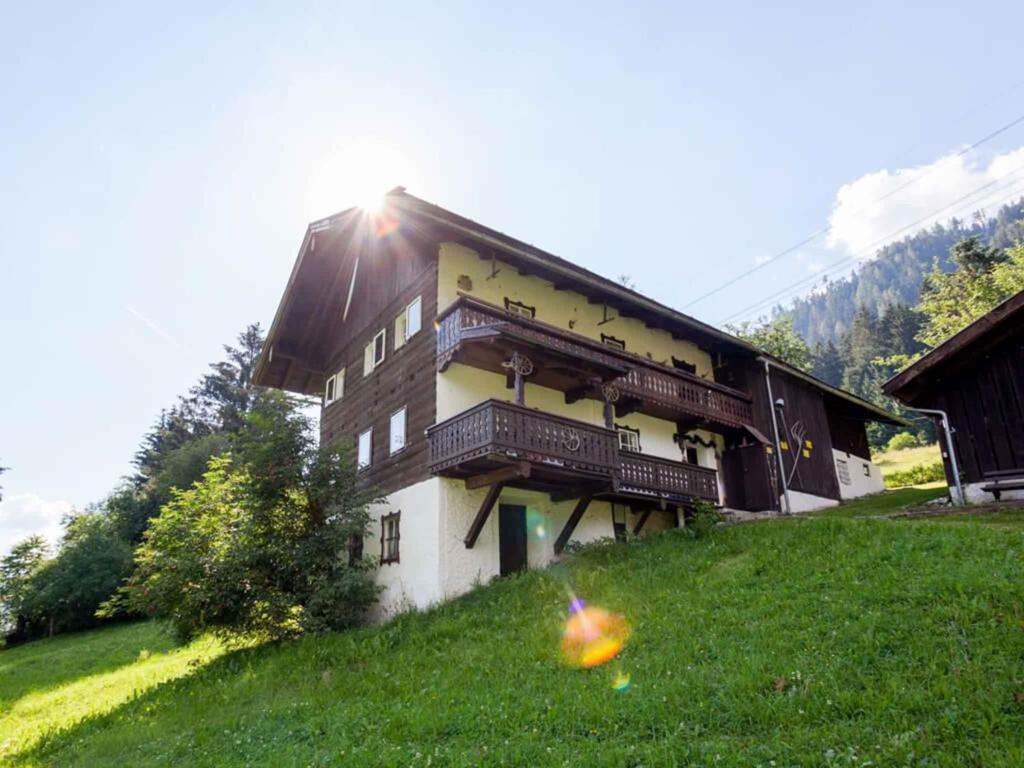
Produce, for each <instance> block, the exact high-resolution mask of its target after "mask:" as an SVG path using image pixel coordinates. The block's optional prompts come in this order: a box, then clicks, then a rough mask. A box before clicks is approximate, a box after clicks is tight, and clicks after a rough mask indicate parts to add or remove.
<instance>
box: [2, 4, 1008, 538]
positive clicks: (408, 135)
mask: <svg viewBox="0 0 1024 768" xmlns="http://www.w3.org/2000/svg"><path fill="white" fill-rule="evenodd" d="M141 5H142V4H139V7H120V6H117V7H115V6H113V5H109V6H102V5H101V6H99V7H96V8H91V9H88V10H86V9H83V8H82V7H80V6H79V5H78V4H74V5H67V6H61V5H58V4H47V5H45V7H43V6H37V4H20V5H14V6H11V7H9V8H6V9H5V11H4V24H3V25H2V26H0V71H3V72H4V75H3V77H2V78H0V103H2V104H3V105H4V110H3V112H4V114H3V119H2V120H0V179H2V182H0V208H2V210H3V211H4V218H5V227H4V233H3V237H2V238H0V297H2V298H0V328H2V329H3V338H4V342H5V343H4V345H3V347H4V356H3V361H2V371H3V375H2V376H0V465H3V466H7V467H10V470H9V471H8V472H7V473H5V474H4V475H3V476H2V477H0V485H2V486H3V495H4V499H3V501H0V552H3V551H5V550H6V549H7V548H8V547H9V546H10V544H11V543H13V542H14V541H15V540H17V539H19V538H21V537H23V536H24V535H27V534H28V533H31V532H41V533H44V535H47V536H48V537H50V538H51V539H55V538H56V537H57V536H58V534H59V530H60V520H61V517H62V516H63V515H65V514H67V513H68V512H69V511H70V510H72V509H75V508H82V507H83V506H84V505H86V504H88V503H90V502H95V501H98V500H100V499H102V498H103V496H104V495H105V494H106V493H107V492H109V491H110V490H111V489H112V488H113V487H114V486H115V485H117V483H118V482H119V479H120V478H122V477H123V476H124V475H126V474H127V473H128V472H129V471H130V461H131V457H132V454H133V452H134V450H135V448H136V446H137V445H138V443H139V440H140V438H141V437H142V435H143V433H144V432H145V431H146V429H147V428H148V427H150V426H151V425H152V424H153V422H154V421H155V420H156V418H157V417H158V415H159V413H160V410H161V408H164V407H167V406H169V405H171V404H172V403H173V402H174V400H175V398H176V397H177V395H179V394H181V393H183V392H185V391H186V390H187V388H188V387H189V386H190V385H191V384H193V383H194V382H195V381H196V380H197V379H198V377H199V376H200V375H201V374H202V373H203V371H204V369H205V367H206V365H207V364H208V363H209V362H211V361H214V360H216V359H218V358H219V356H220V351H221V345H223V344H225V343H229V342H231V341H232V340H233V338H234V337H235V336H236V335H237V334H238V332H239V331H241V329H242V328H244V327H245V326H246V325H247V324H249V323H251V322H254V321H258V322H260V323H262V324H263V326H264V327H267V326H268V325H269V323H270V320H271V319H272V317H273V313H274V311H275V309H276V307H277V302H278V300H279V298H280V296H281V293H282V291H283V289H284V285H285V282H286V280H287V276H288V274H289V271H290V269H291V266H292V263H293V261H294V259H295V256H296V251H297V249H298V246H299V243H300V241H301V239H302V235H303V232H304V229H305V226H306V224H307V223H308V222H309V221H311V220H314V219H317V218H320V217H323V216H326V215H328V214H331V213H334V212H336V211H339V210H342V209H344V208H347V207H349V206H350V205H352V204H354V203H358V202H361V201H362V200H365V199H366V196H367V195H368V194H369V195H373V194H375V193H377V192H378V191H380V192H383V191H384V190H386V189H389V188H391V187H393V186H396V185H403V186H405V187H407V189H408V190H409V192H411V193H412V194H415V195H417V196H419V197H422V198H425V199H427V200H430V201H432V202H436V203H438V204H440V205H442V206H444V207H446V208H449V209H451V210H454V211H456V212H458V213H460V214H463V215H466V216H468V217H470V218H473V219H475V220H477V221H480V222H482V223H484V224H487V225H488V226H492V227H494V228H496V229H499V230H501V231H504V232H507V233H509V234H511V235H513V236H515V237H517V238H519V239H521V240H525V241H527V242H531V243H533V244H535V245H538V246H540V247H542V248H544V249H546V250H548V251H551V252H553V253H555V254H558V255H559V256H563V257H565V258H568V259H570V260H572V261H575V262H577V263H579V264H581V265H583V266H585V267H587V268H589V269H592V270H595V271H597V272H599V273H602V274H605V275H607V276H609V277H617V276H619V275H622V274H627V275H629V276H630V277H631V279H632V280H633V281H634V282H635V283H636V285H637V287H638V288H639V289H640V290H641V291H643V292H645V293H647V294H649V295H651V296H652V297H654V298H656V299H658V300H660V301H662V302H664V303H666V304H670V305H672V306H675V307H677V308H680V309H684V310H685V311H687V312H689V313H691V314H693V315H695V316H696V317H699V318H700V319H702V320H705V321H708V322H712V323H716V324H718V323H721V322H722V321H723V320H724V319H726V318H727V317H733V319H740V320H742V319H751V318H754V317H756V316H757V313H758V303H759V302H762V301H763V300H764V299H765V298H766V297H768V296H771V295H772V294H775V293H779V292H782V294H783V296H785V295H786V294H785V292H784V291H783V289H785V288H787V286H789V285H791V284H793V283H795V282H797V281H800V280H802V279H805V278H807V277H808V276H810V275H814V274H815V273H816V272H818V271H820V270H822V269H827V268H828V266H829V265H830V264H833V263H840V264H843V263H845V264H847V266H848V265H849V264H851V263H856V261H857V260H858V259H863V258H868V257H870V255H871V254H872V253H873V252H874V249H875V248H877V247H878V245H881V244H883V243H884V242H886V241H887V239H892V238H893V237H895V236H897V234H898V236H902V235H903V234H907V233H908V232H910V231H913V228H914V226H921V225H925V224H928V223H929V222H930V221H932V220H934V219H935V218H936V217H937V218H939V219H945V218H948V217H949V216H950V215H953V214H954V213H960V214H965V213H969V211H970V210H973V209H974V208H977V207H986V208H994V207H995V206H996V205H997V203H998V202H999V200H1000V199H1002V198H1003V197H1006V196H1009V195H1011V194H1013V192H1015V191H1017V190H1021V191H1024V123H1020V124H1017V125H1014V126H1011V127H1010V128H1008V129H1007V130H1005V131H1003V132H1002V133H1000V134H999V135H998V136H996V137H995V138H993V139H991V140H989V141H986V142H984V144H983V145H981V146H979V147H978V148H977V149H975V150H972V151H969V152H965V151H964V150H965V148H966V147H968V146H970V145H971V144H972V143H973V142H975V141H977V140H979V139H982V138H983V137H986V136H988V135H989V134H990V133H992V132H994V131H996V130H998V129H999V128H1001V127H1003V126H1006V125H1008V124H1010V123H1012V121H1013V120H1015V119H1017V118H1018V117H1021V116H1022V115H1024V75H1022V74H1021V71H1020V57H1019V51H1020V40H1019V38H1020V30H1021V29H1024V24H1022V21H1024V6H1021V5H1020V4H1017V3H1009V2H1007V3H1002V4H991V5H989V4H986V3H984V2H978V3H972V4H971V5H970V7H969V8H964V7H962V6H963V4H949V5H948V6H946V7H938V6H937V5H936V4H933V3H932V4H927V5H917V4H894V3H889V2H886V3H871V2H866V3H860V4H853V6H851V4H849V3H843V4H837V5H835V7H832V8H830V7H828V6H827V5H826V4H823V3H818V2H815V3H806V4H803V5H799V4H793V5H789V6H787V8H785V9H779V8H775V9H767V8H765V7H763V5H762V4H754V3H750V4H725V3H718V4H708V3H693V4H689V3H668V4H638V3H630V4H628V5H627V4H622V5H605V4H600V3H587V4H582V3H580V4H576V5H573V4H557V5H556V4H552V3H538V4H532V3H514V4H512V3H505V4H501V5H500V6H498V5H496V4H493V7H489V6H491V5H492V4H482V3H465V4H458V3H452V4H442V3H423V2H418V3H408V4H406V3H402V2H392V3H388V4H386V5H385V4H379V3H362V4H344V3H337V2H335V3H324V4H305V3H298V2H296V3H289V4H288V7H287V9H284V8H283V7H282V5H283V4H277V5H278V6H279V7H277V8H275V7H273V5H261V4H258V3H245V4H225V5H223V6H222V7H221V9H220V10H218V11H216V12H211V11H210V10H209V9H208V8H206V7H205V6H203V5H195V6H191V7H190V6H189V4H187V3H177V4H175V5H174V8H173V11H171V12H168V11H164V10H159V9H157V8H156V7H155V6H154V7H150V8H143V7H141ZM957 5H960V6H961V7H960V8H957V7H956V6H957ZM29 6H33V7H29ZM711 6H713V7H711ZM1015 174H1016V175H1015ZM1018 181H1019V182H1020V183H1018ZM1015 184H1016V186H1014V185H1015ZM985 185H988V186H985ZM979 188H980V189H979ZM972 192H975V193H976V194H975V196H973V197H966V196H968V195H970V194H971V193H972ZM965 197H966V199H965V201H964V203H963V204H962V205H961V206H960V207H957V206H951V204H952V203H953V201H955V200H958V199H960V198H965ZM882 198H884V199H882ZM965 206H973V207H972V208H970V209H967V208H965ZM937 211H938V213H936V212H937ZM918 221H920V222H921V224H919V225H913V222H918ZM894 233H897V234H894ZM810 235H817V237H815V238H814V239H813V240H812V241H811V242H810V243H809V244H808V245H806V246H805V247H802V248H800V249H798V250H796V251H794V252H792V253H789V254H787V255H786V256H784V257H781V258H777V259H774V260H773V259H771V257H772V256H773V255H775V254H777V253H779V252H781V251H783V250H785V249H786V248H787V247H789V246H791V245H793V244H794V243H797V242H800V241H802V240H804V239H805V238H807V237H808V236H810ZM844 260H845V261H844ZM754 267H760V268H759V269H758V270H757V271H756V272H755V273H754V274H752V275H750V276H748V277H747V278H745V279H743V280H740V281H738V282H735V283H733V284H732V285H730V286H729V287H728V288H726V289H725V290H722V291H719V292H717V293H714V294H713V295H710V296H708V297H706V298H704V299H702V300H700V301H696V300H697V299H699V298H700V297H701V296H703V295H704V294H706V293H708V292H709V291H712V290H713V289H715V288H717V287H718V286H720V285H722V284H723V283H725V282H727V281H730V280H732V279H733V278H735V277H737V276H738V275H741V274H743V273H745V272H747V271H748V270H750V269H752V268H754ZM747 308H752V309H749V310H748V309H747Z"/></svg>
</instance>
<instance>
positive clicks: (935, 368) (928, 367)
mask: <svg viewBox="0 0 1024 768" xmlns="http://www.w3.org/2000/svg"><path fill="white" fill-rule="evenodd" d="M1022 324H1024V291H1021V292H1020V293H1018V294H1016V295H1014V296H1011V297H1010V298H1008V299H1007V300H1006V301H1004V302H1003V303H1002V304H1000V305H999V306H997V307H995V308H994V309H992V310H990V311H989V312H988V313H987V314H985V315H983V316H982V317H979V318H978V319H977V320H975V321H974V322H973V323H971V324H970V325H968V326H967V327H966V328H964V329H963V330H962V331H960V332H959V333H956V334H954V335H953V336H950V337H949V338H948V339H946V340H945V341H944V342H942V343H941V344H940V345H939V346H937V347H936V348H935V349H933V350H932V351H931V352H929V353H928V354H927V355H925V356H924V357H922V358H920V359H919V360H917V361H916V362H914V363H913V364H912V365H909V366H907V367H906V368H904V369H903V370H902V371H900V372H899V373H897V374H896V375H895V376H893V377H892V378H891V379H889V380H888V381H886V382H885V383H884V384H882V391H883V392H885V393H886V394H887V395H891V396H892V397H897V398H899V399H901V400H904V401H906V402H910V401H909V400H908V398H910V397H913V395H914V394H915V392H917V391H919V390H920V389H921V387H922V385H924V384H926V383H927V382H928V381H929V380H932V379H934V378H935V377H936V376H940V375H941V374H942V373H943V371H945V370H947V369H951V368H955V367H958V366H961V365H964V364H966V363H969V362H970V361H971V360H972V359H974V358H975V357H977V356H979V355H981V354H983V353H984V352H985V351H986V350H988V349H989V348H991V347H992V346H993V345H994V344H996V343H998V342H999V341H1001V340H1003V339H1005V338H1006V336H1007V335H1008V334H1010V333H1012V332H1020V331H1021V329H1022V328H1024V325H1022Z"/></svg>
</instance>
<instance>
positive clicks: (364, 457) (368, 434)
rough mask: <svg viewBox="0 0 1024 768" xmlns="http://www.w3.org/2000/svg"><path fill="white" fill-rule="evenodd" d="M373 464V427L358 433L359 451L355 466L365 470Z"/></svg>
mask: <svg viewBox="0 0 1024 768" xmlns="http://www.w3.org/2000/svg"><path fill="white" fill-rule="evenodd" d="M372 462H373V427H370V428H369V429H368V430H366V431H365V432H360V433H359V451H358V458H357V461H356V466H357V467H358V468H359V469H366V468H367V467H369V466H370V464H371V463H372Z"/></svg>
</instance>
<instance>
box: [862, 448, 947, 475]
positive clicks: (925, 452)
mask: <svg viewBox="0 0 1024 768" xmlns="http://www.w3.org/2000/svg"><path fill="white" fill-rule="evenodd" d="M871 460H872V461H873V462H874V463H875V465H876V466H877V467H878V468H879V469H880V470H881V471H882V476H883V477H884V476H885V475H890V474H892V473H893V472H903V471H904V470H907V469H910V468H911V467H916V466H917V465H918V464H934V463H935V462H936V461H942V454H941V453H939V446H938V443H932V444H931V445H920V446H917V447H916V448H904V449H903V450H902V451H884V452H883V453H877V454H875V455H874V456H872V458H871Z"/></svg>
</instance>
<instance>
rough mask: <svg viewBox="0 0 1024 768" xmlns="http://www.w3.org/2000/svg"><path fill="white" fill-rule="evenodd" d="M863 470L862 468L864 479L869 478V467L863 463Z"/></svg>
mask: <svg viewBox="0 0 1024 768" xmlns="http://www.w3.org/2000/svg"><path fill="white" fill-rule="evenodd" d="M863 468H864V477H871V465H870V464H867V463H865V464H864V465H863Z"/></svg>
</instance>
